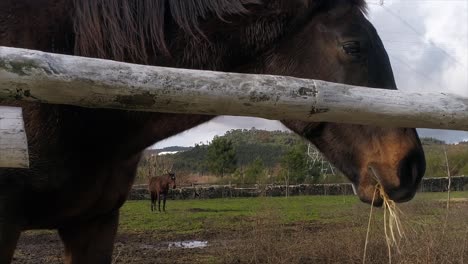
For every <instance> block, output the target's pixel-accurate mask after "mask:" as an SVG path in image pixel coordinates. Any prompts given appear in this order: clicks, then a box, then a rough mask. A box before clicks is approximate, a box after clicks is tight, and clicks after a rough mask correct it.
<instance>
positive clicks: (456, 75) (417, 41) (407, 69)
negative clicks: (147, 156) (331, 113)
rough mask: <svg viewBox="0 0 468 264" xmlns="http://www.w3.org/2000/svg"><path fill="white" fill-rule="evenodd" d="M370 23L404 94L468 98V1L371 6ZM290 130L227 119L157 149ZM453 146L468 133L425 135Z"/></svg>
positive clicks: (401, 0) (404, 0)
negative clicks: (240, 131)
mask: <svg viewBox="0 0 468 264" xmlns="http://www.w3.org/2000/svg"><path fill="white" fill-rule="evenodd" d="M367 2H368V3H369V15H368V16H369V19H370V21H371V22H372V23H373V24H374V26H375V27H376V28H377V31H378V32H379V34H380V37H381V38H382V40H383V42H384V45H385V47H386V49H387V52H388V53H389V56H390V60H391V63H392V67H393V71H394V74H395V78H396V81H397V85H398V88H399V89H400V90H420V91H446V92H450V93H455V94H459V95H462V96H466V97H468V0H392V1H388V0H385V1H384V5H383V6H381V5H379V3H380V1H379V0H368V1H367ZM252 127H256V128H258V129H266V130H287V129H286V128H285V127H284V126H282V125H281V123H279V122H277V121H271V120H265V119H258V118H248V117H230V116H221V117H218V118H216V119H214V120H212V121H211V122H208V123H205V124H203V125H201V126H198V127H196V128H193V129H191V130H188V131H185V132H184V133H181V134H179V135H176V136H174V137H172V138H169V139H166V140H164V141H161V142H159V143H157V144H156V145H155V146H154V147H156V148H162V147H166V146H174V145H177V146H193V145H194V144H195V143H199V142H203V143H206V142H208V141H210V140H211V139H212V138H213V137H214V136H215V135H223V134H224V133H225V132H226V131H228V130H231V129H235V128H246V129H249V128H252ZM418 131H419V133H420V135H421V136H425V137H435V138H439V139H442V140H445V141H447V142H451V143H454V142H458V141H462V140H468V132H461V131H447V130H432V129H419V130H418Z"/></svg>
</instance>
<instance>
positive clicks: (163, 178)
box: [148, 172, 176, 212]
mask: <svg viewBox="0 0 468 264" xmlns="http://www.w3.org/2000/svg"><path fill="white" fill-rule="evenodd" d="M175 181H176V177H175V173H173V172H168V173H166V174H163V175H159V176H154V177H151V179H150V180H149V182H148V190H149V192H150V194H151V211H154V209H156V201H157V202H158V211H159V212H161V196H163V211H164V212H166V197H167V193H168V192H169V186H170V185H171V184H172V189H175V188H176V182H175Z"/></svg>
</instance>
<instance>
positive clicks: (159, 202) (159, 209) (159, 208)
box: [158, 193, 162, 212]
mask: <svg viewBox="0 0 468 264" xmlns="http://www.w3.org/2000/svg"><path fill="white" fill-rule="evenodd" d="M161 195H162V194H161V193H158V211H159V212H161Z"/></svg>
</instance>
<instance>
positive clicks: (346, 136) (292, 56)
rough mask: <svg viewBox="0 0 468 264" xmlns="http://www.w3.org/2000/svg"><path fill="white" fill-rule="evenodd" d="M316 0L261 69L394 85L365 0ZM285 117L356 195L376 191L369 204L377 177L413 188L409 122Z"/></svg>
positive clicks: (417, 167) (415, 154)
mask: <svg viewBox="0 0 468 264" xmlns="http://www.w3.org/2000/svg"><path fill="white" fill-rule="evenodd" d="M300 2H303V1H300ZM316 2H323V4H322V5H321V6H320V5H319V6H320V7H317V8H319V9H318V10H320V12H316V13H315V15H314V16H313V17H312V18H311V19H310V20H307V22H306V23H305V24H304V25H303V27H302V28H301V29H300V30H298V31H297V32H296V33H295V34H294V36H292V37H291V38H290V39H288V41H286V42H284V43H283V45H280V46H278V47H277V48H276V50H275V51H273V52H272V53H271V55H270V56H269V57H268V58H266V59H265V64H266V65H267V69H266V72H268V73H271V74H283V75H291V76H296V77H302V78H309V79H320V80H325V81H331V82H337V83H345V84H350V85H358V86H367V87H372V88H383V89H397V87H396V83H395V80H394V77H393V72H392V68H391V65H390V61H389V58H388V55H387V53H386V51H385V48H384V45H383V43H382V41H381V39H380V38H379V36H378V34H377V32H376V30H375V28H374V27H373V26H372V24H371V23H370V22H369V21H368V20H367V19H366V17H365V3H364V1H357V0H355V1H349V0H348V1H345V0H333V1H316ZM283 123H284V124H285V125H286V126H287V127H289V128H291V129H292V130H294V131H296V132H298V133H299V134H301V135H302V136H304V137H305V138H307V139H308V140H309V141H311V142H313V143H314V144H315V145H316V146H317V148H318V149H319V150H320V151H321V152H322V153H323V154H324V155H325V156H326V157H327V159H328V160H329V161H330V162H332V163H333V164H334V165H335V166H336V167H337V168H338V169H340V170H341V171H342V172H343V173H344V174H345V175H346V176H347V177H348V178H349V179H350V180H351V181H352V182H353V184H354V185H355V186H357V193H358V195H359V197H360V199H361V200H362V201H364V202H367V203H371V201H372V199H373V197H374V193H375V192H376V193H377V195H375V197H376V199H375V201H374V205H381V204H382V199H381V198H380V196H379V195H378V192H379V191H378V190H376V185H377V184H380V185H381V186H382V187H383V189H384V190H385V192H386V193H387V194H388V196H389V197H390V198H391V199H393V200H394V201H396V202H405V201H408V200H410V199H411V198H412V197H413V196H414V195H415V192H416V190H417V187H418V185H419V183H420V181H421V178H422V177H423V175H424V172H425V158H424V152H423V149H422V146H421V142H420V140H419V137H418V135H417V132H416V130H415V129H413V128H392V127H375V126H363V125H351V124H336V123H308V122H301V121H291V120H284V121H283ZM389 125H391V124H389Z"/></svg>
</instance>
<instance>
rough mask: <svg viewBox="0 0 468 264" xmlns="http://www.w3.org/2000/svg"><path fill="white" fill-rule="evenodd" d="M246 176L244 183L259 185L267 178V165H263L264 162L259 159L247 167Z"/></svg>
mask: <svg viewBox="0 0 468 264" xmlns="http://www.w3.org/2000/svg"><path fill="white" fill-rule="evenodd" d="M244 175H245V176H244V183H246V184H255V183H258V182H259V181H260V180H262V178H263V177H264V176H265V165H264V164H263V161H262V160H261V159H260V158H259V157H257V158H256V159H255V160H254V161H252V163H250V164H249V165H248V166H247V168H246V169H245V172H244Z"/></svg>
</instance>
